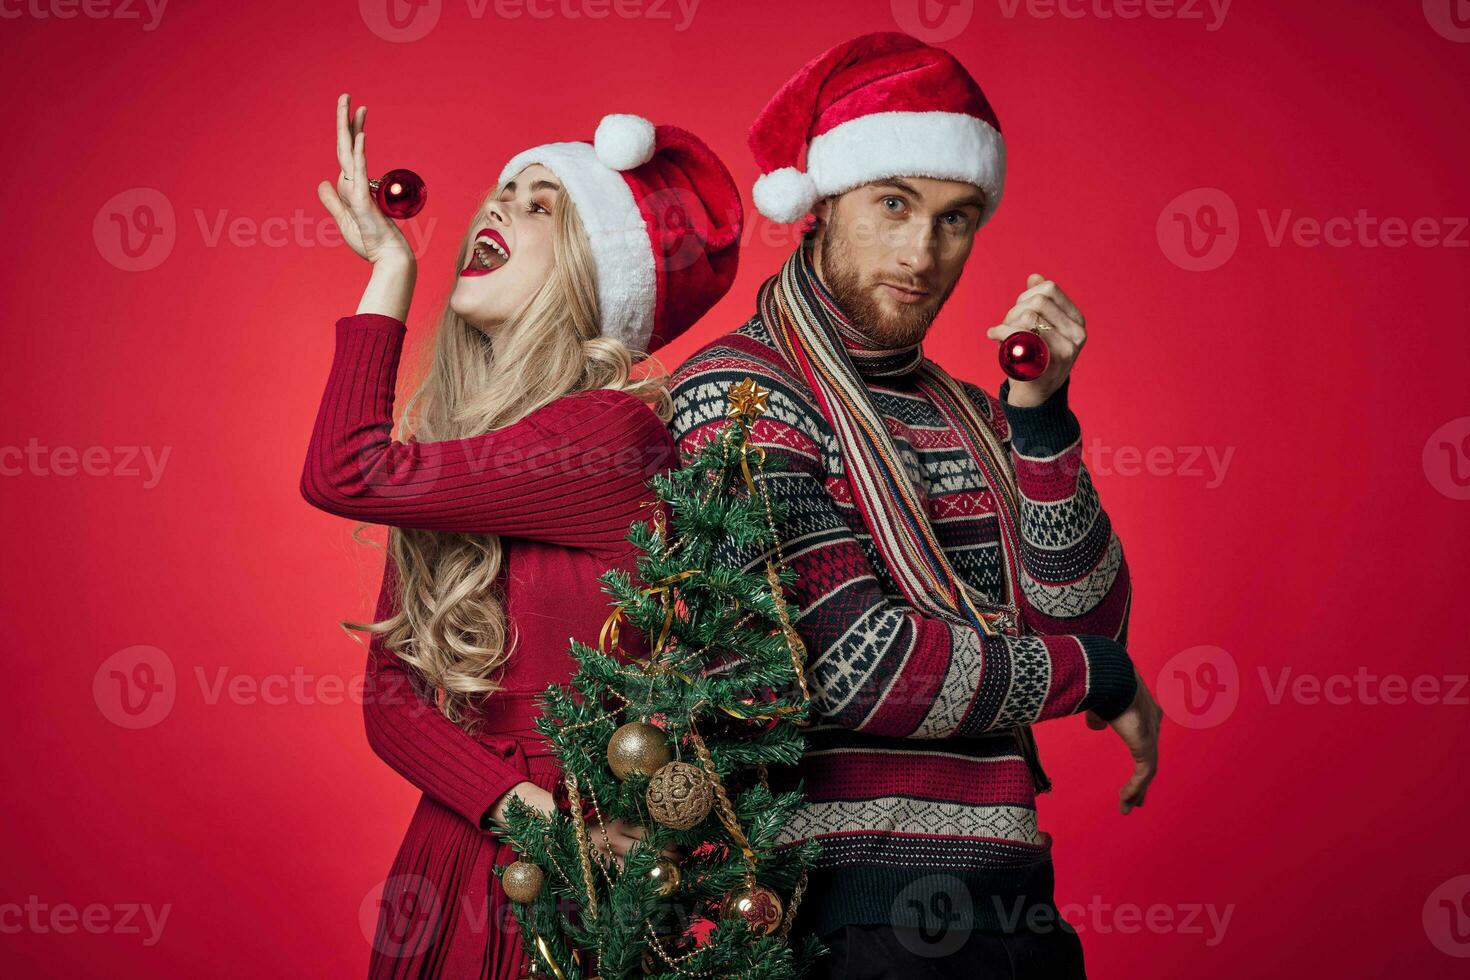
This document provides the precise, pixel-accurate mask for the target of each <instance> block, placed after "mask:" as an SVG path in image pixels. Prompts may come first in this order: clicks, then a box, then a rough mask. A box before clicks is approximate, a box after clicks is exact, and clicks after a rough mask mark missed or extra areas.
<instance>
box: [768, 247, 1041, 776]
mask: <svg viewBox="0 0 1470 980" xmlns="http://www.w3.org/2000/svg"><path fill="white" fill-rule="evenodd" d="M758 304H759V309H760V314H761V318H762V319H763V320H764V321H765V323H766V325H767V327H768V328H769V329H770V331H771V334H772V336H773V337H775V339H776V343H777V346H778V347H779V348H780V350H781V353H782V355H783V356H784V357H785V359H786V361H787V363H788V364H789V365H790V367H791V369H792V370H793V371H794V372H795V373H796V374H798V375H799V376H800V377H802V378H804V379H805V380H806V384H807V387H808V388H809V389H810V390H811V392H812V395H813V396H814V397H815V399H816V401H817V406H818V408H819V409H820V410H821V412H822V416H823V417H824V418H825V419H826V420H827V422H828V423H829V424H830V425H831V426H832V431H833V432H834V433H835V435H836V438H837V443H838V446H839V448H840V451H841V453H842V461H843V466H844V468H845V470H846V472H847V480H848V483H849V484H850V485H851V487H852V496H853V501H854V502H855V503H856V505H857V508H858V512H859V513H860V514H861V515H862V518H863V523H864V524H865V525H867V528H868V531H869V532H870V533H871V534H872V536H873V543H874V545H875V546H876V547H877V549H878V553H879V554H880V555H881V556H882V558H883V563H884V566H885V567H886V568H887V569H888V572H889V574H890V575H891V576H892V578H893V580H894V582H895V583H896V584H897V585H898V587H899V589H900V590H901V591H902V593H903V595H904V598H905V599H907V600H908V602H909V603H910V604H911V605H912V606H913V607H914V608H915V609H916V610H918V611H920V612H921V613H923V614H924V615H926V616H929V617H931V618H941V619H945V620H948V621H950V622H952V623H956V624H961V625H967V626H969V627H971V628H973V629H976V630H979V631H980V632H982V633H983V634H985V635H987V636H998V635H1002V634H1004V635H1010V636H1016V635H1019V634H1020V632H1021V631H1022V630H1023V629H1024V628H1025V622H1024V620H1023V619H1022V617H1021V614H1020V609H1019V605H1018V603H1019V596H1020V594H1021V593H1020V580H1019V578H1018V575H1019V574H1020V572H1019V561H1020V536H1019V531H1018V529H1017V527H1016V515H1017V514H1018V513H1019V508H1018V503H1017V496H1018V491H1017V489H1016V482H1015V472H1014V471H1013V470H1012V468H1011V464H1010V456H1009V453H1008V452H1007V451H1006V448H1005V446H1004V445H1003V444H1002V443H1001V442H1000V440H999V438H998V437H997V436H996V434H995V431H994V429H992V428H991V426H990V424H989V423H988V422H987V421H986V420H985V419H984V418H983V417H982V416H981V415H980V412H979V410H978V409H977V408H976V407H975V404H974V402H973V401H972V400H971V399H970V397H969V396H968V395H967V394H966V393H965V390H964V388H963V387H962V386H961V385H960V383H959V382H957V381H956V380H955V379H954V378H953V377H951V376H950V374H949V372H947V371H945V370H944V369H943V368H942V367H940V366H939V365H938V364H935V363H934V362H933V361H930V360H928V359H926V358H925V357H924V354H923V350H922V348H921V346H920V344H918V343H915V344H913V345H912V346H910V347H905V348H900V349H897V350H894V349H878V348H875V347H874V346H873V345H872V342H871V341H869V340H868V339H867V338H866V337H865V336H864V335H863V333H862V332H861V331H860V330H859V329H858V328H857V327H856V326H855V325H854V324H853V323H852V322H851V321H850V320H849V319H848V318H847V316H846V315H845V314H844V313H843V312H842V311H841V310H840V309H839V308H838V307H837V303H836V301H835V300H834V299H833V298H832V296H831V294H830V293H828V292H827V290H826V288H825V287H824V286H823V285H822V284H821V282H820V281H819V280H818V279H817V275H816V271H815V269H813V268H812V264H811V258H810V255H809V251H808V245H807V243H806V242H803V243H802V245H801V246H799V247H798V248H797V249H796V250H795V251H794V252H793V253H792V254H791V256H790V257H789V258H788V259H787V260H786V262H785V263H784V264H783V265H782V267H781V270H780V271H779V272H778V273H776V275H774V276H772V277H771V278H770V279H767V280H766V281H765V283H763V284H762V285H761V288H760V293H759V299H758ZM859 365H861V370H860V369H859ZM909 372H916V374H915V381H916V383H917V386H918V388H919V390H920V392H921V393H922V394H923V395H924V396H925V397H926V398H928V399H929V401H931V402H932V403H933V404H934V406H935V407H936V408H937V409H938V410H939V412H940V414H941V415H943V416H944V419H945V421H946V422H947V423H948V424H949V426H950V427H951V428H952V429H953V430H954V431H956V432H958V433H959V436H960V440H961V443H962V445H963V446H964V448H965V449H966V450H967V452H968V454H969V455H970V457H971V458H973V459H974V460H975V461H976V463H977V464H978V466H979V468H980V471H981V473H982V474H983V475H984V477H985V482H986V484H987V485H988V486H989V487H990V488H991V490H992V492H993V493H994V494H995V496H996V518H997V520H998V521H999V525H1000V538H1001V540H1000V552H1001V562H1002V565H1003V570H1004V573H1003V575H1002V580H1003V582H1004V585H1005V591H1006V595H1005V596H1004V597H1003V598H1002V600H1001V601H1000V602H995V601H992V600H990V599H988V598H987V597H986V596H984V595H981V594H980V593H979V592H978V591H977V590H975V589H974V588H973V587H972V586H970V585H969V584H968V583H966V582H965V581H964V580H963V579H961V578H960V577H959V576H958V575H956V574H955V572H954V568H953V567H952V566H951V565H950V563H949V558H948V557H947V556H946V555H945V553H944V549H943V548H942V547H941V546H940V544H939V539H938V538H937V536H936V535H935V533H934V527H933V525H932V524H930V522H929V517H928V514H927V513H926V512H925V507H924V503H923V500H922V499H921V498H920V496H919V493H918V490H917V488H916V487H915V486H914V484H913V481H912V480H911V479H910V477H909V474H908V473H907V472H906V471H905V470H904V468H903V464H902V462H901V459H900V457H899V453H898V449H897V447H896V446H895V445H894V443H893V436H892V435H891V434H890V433H889V432H888V428H887V426H885V425H884V424H883V418H882V416H881V415H880V414H879V412H878V409H877V407H876V406H875V405H874V404H873V398H872V395H871V394H870V393H869V391H868V387H867V384H866V383H865V382H864V380H863V376H864V375H867V376H880V377H881V376H885V375H898V374H908V373H909ZM1016 735H1017V738H1018V740H1019V741H1020V743H1021V750H1022V754H1023V755H1024V756H1025V757H1026V761H1027V764H1028V766H1029V767H1030V769H1031V775H1032V779H1033V781H1034V782H1035V784H1036V789H1037V791H1038V792H1045V791H1046V790H1047V789H1049V788H1050V785H1051V784H1050V781H1049V780H1048V779H1047V777H1046V774H1045V772H1043V771H1042V769H1041V764H1040V761H1039V759H1038V758H1037V754H1036V744H1035V739H1034V737H1033V736H1032V734H1031V730H1030V728H1029V726H1018V727H1017V729H1016Z"/></svg>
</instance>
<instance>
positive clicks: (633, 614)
mask: <svg viewBox="0 0 1470 980" xmlns="http://www.w3.org/2000/svg"><path fill="white" fill-rule="evenodd" d="M766 395H767V392H765V391H764V390H763V389H761V388H760V387H759V386H758V385H756V384H755V383H754V382H753V381H751V380H750V379H746V380H745V381H742V382H741V383H739V384H736V385H734V386H733V387H732V388H731V390H730V392H729V395H728V413H727V422H726V424H725V426H724V427H723V429H722V430H721V432H720V435H719V437H718V438H717V439H714V440H711V441H710V442H709V443H708V444H706V445H705V447H704V448H703V449H702V450H700V452H699V453H698V455H697V456H696V457H695V458H694V459H692V460H690V461H688V462H687V464H686V466H685V467H684V468H682V469H679V470H676V471H674V472H672V473H668V474H666V475H661V476H658V477H656V478H655V479H654V481H653V486H654V488H655V490H656V492H657V495H658V497H659V500H660V502H661V504H662V510H661V511H660V512H658V513H655V514H654V515H653V516H652V518H651V519H650V520H649V521H648V522H646V523H638V524H635V525H634V526H633V528H632V529H631V530H630V532H629V534H628V540H629V541H630V542H632V543H633V544H634V545H635V546H636V547H637V549H638V551H639V557H638V561H637V575H636V577H635V576H629V575H627V574H625V573H623V572H620V571H611V572H608V573H607V574H606V575H604V576H602V578H601V581H602V583H603V588H604V591H606V592H607V593H608V594H609V595H610V596H611V597H612V600H613V602H612V611H611V613H610V615H609V616H608V619H607V622H606V624H605V625H604V627H603V631H602V636H601V637H600V638H599V642H598V645H597V646H596V647H592V646H590V645H587V644H585V643H581V642H577V641H573V643H572V654H573V656H574V657H575V658H576V660H577V663H578V668H577V672H576V674H575V676H574V677H573V679H572V681H571V683H570V684H568V685H564V686H558V685H552V686H550V687H548V688H547V690H546V691H545V692H544V693H543V695H542V696H541V705H542V708H543V714H542V717H541V718H539V719H538V720H537V726H538V729H539V730H540V732H541V734H542V735H543V736H545V737H546V738H547V739H548V740H549V742H550V743H551V745H552V747H553V750H554V751H555V754H556V757H557V760H558V762H559V764H560V767H561V771H562V773H563V775H564V781H565V782H564V785H565V790H566V795H567V801H568V803H569V804H570V805H569V807H568V808H567V811H566V812H561V811H558V812H556V813H554V814H553V815H551V816H550V817H548V816H546V815H543V814H542V813H540V812H539V811H537V810H534V809H532V808H531V807H528V806H526V805H524V804H522V803H520V801H519V800H512V802H511V803H509V804H508V805H507V806H506V811H505V821H504V824H503V825H500V826H498V827H497V829H498V830H500V832H502V833H504V834H505V835H506V836H507V837H508V838H509V839H510V840H511V841H512V843H513V844H514V846H515V849H516V851H517V853H518V854H519V856H520V857H519V860H517V861H515V862H513V863H511V864H509V865H507V866H505V867H504V868H503V869H502V877H501V881H502V885H503V886H504V888H505V890H506V893H507V894H508V895H509V896H510V897H511V898H512V899H513V900H514V903H515V905H514V909H515V915H516V921H517V924H518V926H519V927H520V930H521V935H522V938H523V940H524V941H525V943H526V947H527V953H528V956H529V958H530V962H531V963H532V965H533V966H532V969H533V972H535V973H538V974H541V975H545V976H553V977H557V978H562V980H581V978H588V977H599V978H601V980H621V978H627V977H635V976H636V977H645V976H651V977H658V978H667V980H674V978H689V977H716V976H718V977H739V978H744V980H786V978H796V977H800V976H802V975H803V974H804V973H805V971H806V968H807V967H808V966H809V965H810V963H811V961H812V960H813V958H814V957H815V956H817V955H819V954H820V953H821V951H822V950H821V947H820V945H819V944H818V943H817V942H816V940H815V939H814V938H806V939H804V940H801V941H799V942H798V943H796V944H795V945H793V944H792V943H791V942H789V941H788V937H789V930H790V927H791V923H792V921H793V918H794V916H795V914H796V911H797V908H798V906H799V904H800V901H801V894H802V890H803V888H804V886H805V881H806V873H807V868H808V867H809V866H810V864H811V862H812V860H813V859H814V858H815V857H816V854H817V851H818V850H819V845H817V844H816V843H815V842H812V841H807V842H804V843H802V844H798V845H795V846H789V847H786V848H784V849H782V850H779V851H778V850H777V849H776V847H775V841H776V835H777V833H778V831H779V830H780V829H781V827H782V826H783V825H784V824H785V822H786V821H787V820H788V819H789V818H790V816H791V815H792V814H793V813H795V812H796V811H797V810H799V809H800V808H801V807H802V806H803V800H802V796H801V792H800V787H798V788H797V789H796V790H794V791H791V792H785V793H773V792H772V791H771V789H770V788H769V785H768V784H767V780H766V767H767V766H770V765H793V764H795V763H797V762H798V761H799V760H800V758H801V754H802V748H803V738H802V733H801V726H803V725H804V724H806V720H807V710H808V701H809V694H808V691H807V688H806V681H805V678H804V673H803V671H804V666H805V648H804V647H803V645H802V643H801V640H800V638H799V637H798V636H797V634H796V631H795V630H794V629H793V628H792V625H791V617H792V615H793V614H794V611H793V610H792V609H791V608H789V607H788V605H787V604H786V601H785V598H784V589H785V588H786V587H789V586H790V584H791V582H792V579H793V573H792V572H791V571H789V570H787V569H785V567H784V564H785V563H784V557H783V556H782V554H781V551H780V545H779V538H778V536H777V535H776V531H775V529H776V521H778V520H779V519H780V516H781V515H780V514H779V513H778V512H777V511H776V510H775V508H774V507H773V504H772V501H771V499H770V497H769V496H768V495H767V493H766V488H765V485H764V481H763V479H762V478H761V477H762V474H763V472H764V470H765V468H766V467H767V466H770V467H772V468H775V466H776V463H777V461H776V460H771V461H770V462H769V463H768V462H767V461H766V459H765V457H764V453H763V452H762V451H761V450H760V449H759V448H758V447H755V446H751V445H749V436H750V427H751V425H752V424H754V423H755V421H756V420H757V419H758V418H759V417H760V415H761V414H763V413H764V412H765V410H766ZM665 512H666V513H667V515H668V518H667V520H666V519H665ZM751 554H755V555H758V556H760V558H759V559H758V560H757V561H755V562H754V563H753V568H752V570H746V568H745V565H746V564H752V563H750V562H748V561H745V560H742V559H739V558H737V556H747V555H751ZM624 624H627V625H628V626H630V627H631V628H633V629H636V630H638V631H639V632H640V633H642V634H643V635H644V636H646V637H647V638H648V640H649V642H648V645H647V649H648V651H649V652H648V655H647V658H646V659H639V658H634V657H631V656H629V655H628V654H626V653H625V652H624V651H623V650H622V649H621V647H620V645H619V633H620V630H621V629H622V628H623V625H624ZM612 820H623V821H626V822H628V823H632V824H638V825H641V826H642V827H643V828H644V837H643V841H642V843H641V844H639V845H638V846H636V847H634V848H633V849H632V850H631V851H630V852H629V854H628V855H627V857H626V859H625V860H624V861H623V862H621V865H620V864H619V862H617V861H615V860H613V859H612V858H610V857H609V856H608V854H607V851H606V849H605V848H598V847H597V846H596V844H597V842H598V840H599V839H604V840H605V837H603V838H599V835H600V834H603V833H604V829H605V827H606V824H607V823H608V822H609V821H612Z"/></svg>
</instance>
